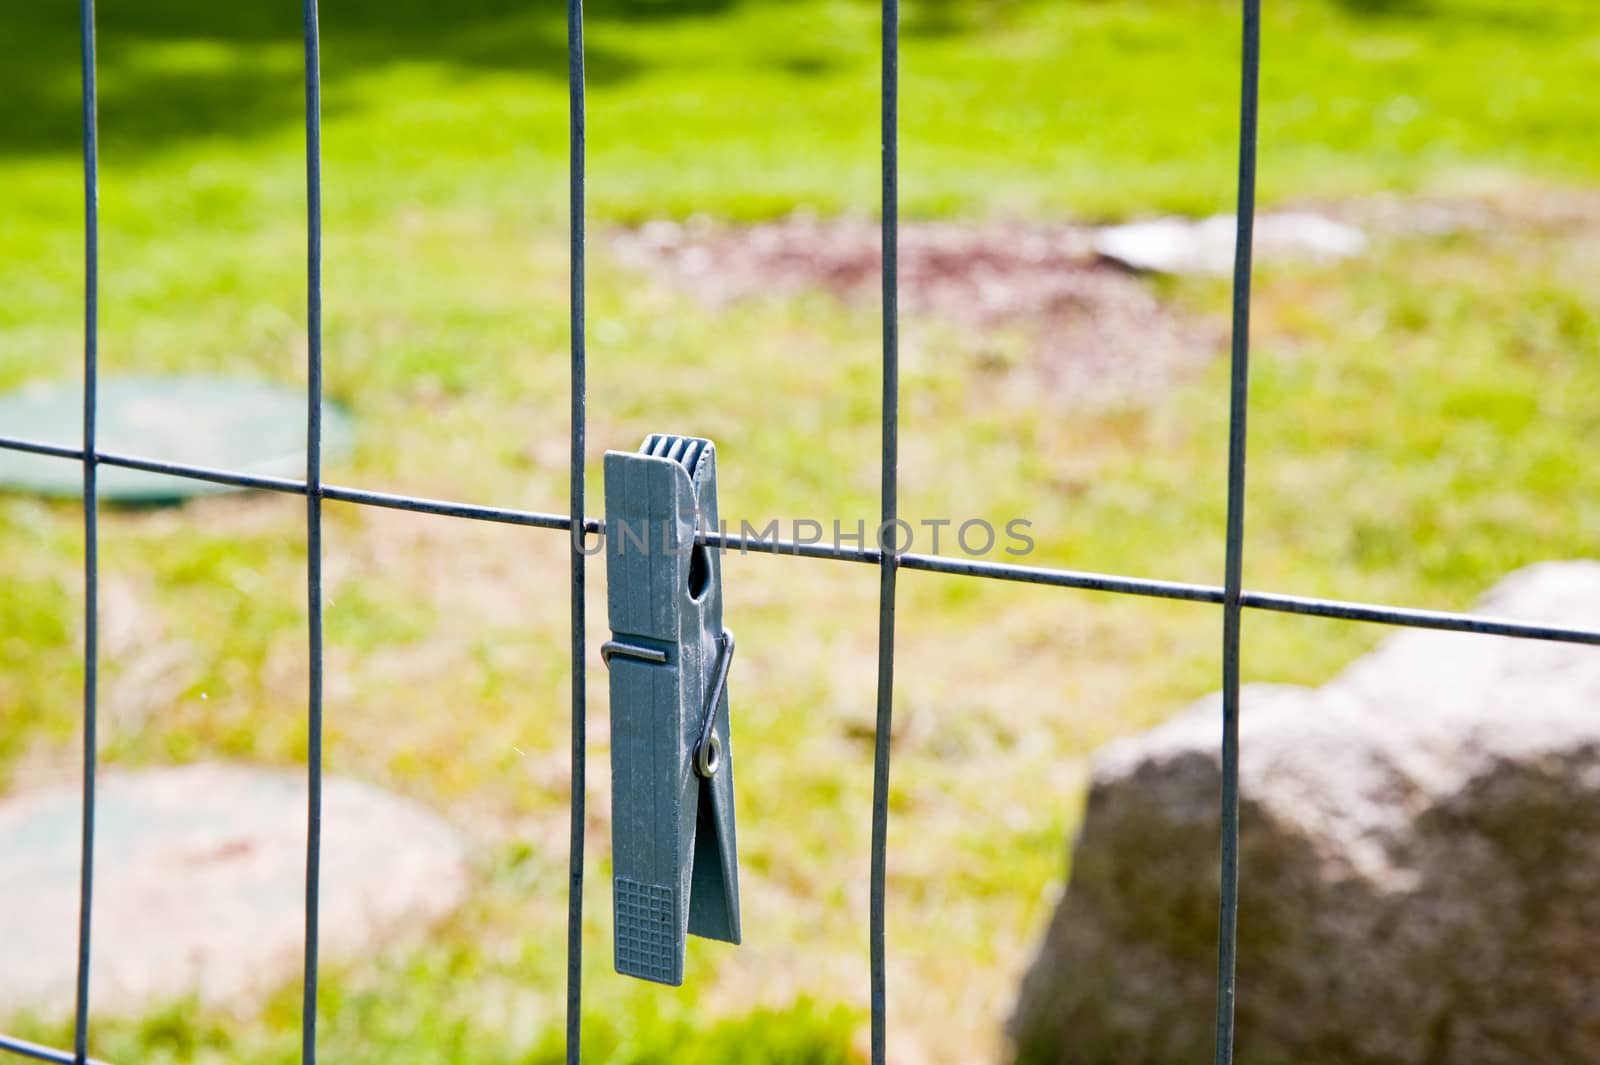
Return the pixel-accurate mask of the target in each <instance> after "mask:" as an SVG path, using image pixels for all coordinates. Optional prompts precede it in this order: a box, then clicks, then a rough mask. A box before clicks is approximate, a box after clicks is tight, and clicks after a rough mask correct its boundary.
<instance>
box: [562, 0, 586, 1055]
mask: <svg viewBox="0 0 1600 1065" xmlns="http://www.w3.org/2000/svg"><path fill="white" fill-rule="evenodd" d="M567 109H568V144H567V152H568V180H569V183H570V184H569V189H568V212H569V217H568V231H569V234H570V238H571V246H570V249H569V259H570V262H569V270H570V278H569V282H568V283H569V284H570V286H571V289H570V294H569V311H570V316H571V321H570V329H571V345H572V369H571V392H572V397H571V398H572V413H571V433H572V435H571V440H570V444H571V469H570V471H569V477H570V484H569V488H570V491H571V499H570V501H569V502H570V505H571V509H570V510H569V511H568V512H567V513H568V515H569V516H570V519H571V532H570V540H569V543H570V546H571V551H572V555H571V568H572V808H571V813H570V817H571V825H570V831H571V836H570V838H569V840H568V844H567V853H568V870H567V1065H578V1063H579V1061H580V1060H582V1038H583V1035H582V1028H583V833H584V819H585V814H584V806H585V802H584V800H585V795H584V789H585V787H586V786H587V780H588V762H587V751H586V744H587V736H588V727H587V722H586V720H585V715H586V714H587V712H588V705H587V704H588V684H587V679H586V674H585V669H586V667H587V664H588V663H587V654H588V649H587V647H586V641H585V634H584V624H585V614H584V563H585V561H586V560H587V556H585V554H584V552H583V546H584V543H583V538H584V525H585V523H584V491H583V489H584V483H583V475H584V428H585V388H586V379H585V358H586V353H585V349H584V300H583V297H584V256H583V251H584V229H583V219H584V79H583V0H567Z"/></svg>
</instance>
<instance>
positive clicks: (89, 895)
mask: <svg viewBox="0 0 1600 1065" xmlns="http://www.w3.org/2000/svg"><path fill="white" fill-rule="evenodd" d="M303 4H304V20H305V127H306V207H307V212H306V236H307V258H306V304H307V306H306V312H307V323H308V326H307V327H308V332H309V343H308V349H307V360H308V374H307V388H306V418H307V430H306V472H305V478H304V479H303V480H294V479H288V478H282V477H265V476H257V475H252V474H245V473H238V472H234V471H231V470H222V469H212V468H208V467H200V466H192V465H187V464H182V463H174V462H165V461H160V460H156V459H151V458H147V457H143V456H138V455H123V454H114V453H109V452H104V451H101V450H99V449H98V447H97V446H96V442H95V422H96V412H95V397H96V385H97V381H98V364H97V358H96V354H97V343H98V314H97V306H98V291H99V246H98V226H99V172H98V151H97V148H98V145H97V135H96V117H95V116H96V88H95V13H94V2H93V0H80V20H81V39H82V63H83V69H82V74H83V177H84V350H83V378H84V389H83V444H82V446H81V447H78V448H73V447H63V446H58V445H54V444H47V443H43V442H40V441H36V440H24V439H17V438H13V437H7V436H0V448H5V449H9V450H15V451H23V452H30V453H33V454H39V455H50V456H55V457H58V458H62V459H68V460H72V461H76V462H79V463H81V464H82V467H83V524H84V587H85V606H84V687H83V826H82V847H81V880H80V899H79V918H78V963H77V999H76V1009H75V1025H74V1037H73V1048H72V1049H71V1050H64V1049H59V1048H55V1047H49V1046H42V1045H40V1044H37V1043H33V1042H29V1041H27V1040H23V1039H18V1038H14V1037H11V1036H5V1035H0V1050H5V1051H9V1052H11V1053H13V1054H17V1055H21V1056H22V1057H26V1058H32V1059H36V1060H39V1061H50V1062H61V1063H76V1065H83V1063H85V1062H89V1061H93V1060H95V1059H93V1058H90V1057H89V1005H90V1003H89V969H90V962H91V951H90V942H91V936H90V933H91V929H92V924H93V921H92V918H93V913H94V835H95V768H96V729H95V719H96V691H97V685H98V676H97V668H96V667H97V660H98V632H97V624H96V621H97V605H98V595H97V569H98V540H97V516H98V506H97V502H96V487H95V477H96V471H97V470H98V468H99V467H100V466H103V465H104V466H113V467H119V468H123V469H132V470H144V471H148V472H153V473H162V474H169V475H172V476H175V477H186V478H192V479H196V480H201V481H211V482H215V483H219V484H226V485H233V486H237V487H241V488H254V489H263V490H267V491H273V492H286V493H291V494H295V495H303V496H304V497H305V499H306V536H307V558H306V592H307V596H308V604H309V611H310V615H309V616H310V622H309V626H308V638H309V642H310V677H309V685H308V691H307V710H306V712H307V718H308V724H309V733H310V741H309V749H308V753H307V767H306V769H307V775H308V778H309V785H310V787H309V803H308V807H307V811H306V880H305V974H304V1001H303V1006H302V1011H303V1012H302V1015H301V1030H302V1050H301V1058H302V1061H303V1062H304V1063H305V1065H313V1063H314V1062H315V1061H316V1057H317V1011H316V1002H317V947H318V927H317V915H318V892H319V883H320V882H319V874H320V865H321V862H320V857H321V840H322V819H321V812H322V676H323V654H322V651H323V646H322V645H323V639H322V549H321V522H322V504H323V502H324V501H325V500H333V501H336V502H341V503H354V504H359V505H363V506H373V507H386V508H390V509H395V510H407V511H413V512H417V513H424V514H436V515H441V516H444V517H451V518H465V519H472V520H478V521H492V522H502V523H507V524H512V525H524V526H531V527H534V528H540V529H556V530H563V531H566V532H568V533H569V535H570V539H571V592H572V647H571V655H572V796H571V840H570V845H569V846H570V871H569V881H568V888H567V890H568V901H567V921H568V923H567V1009H566V1021H567V1038H566V1058H567V1061H568V1062H569V1065H577V1063H578V1062H579V1061H581V1056H582V1055H581V1049H580V1042H579V1028H580V1020H581V1016H582V991H583V988H582V980H581V973H582V953H583V939H582V923H583V922H582V917H583V878H584V836H583V826H584V790H585V766H586V750H585V748H586V742H585V734H584V712H585V704H586V699H587V692H586V685H585V674H584V668H585V657H586V651H587V648H586V646H585V638H584V625H585V614H584V595H585V585H584V577H585V572H584V562H585V558H586V555H585V552H584V538H585V537H586V536H588V535H589V534H591V533H598V532H600V531H601V523H600V522H599V520H597V519H595V518H591V517H588V516H587V513H586V509H585V501H584V476H583V475H584V426H585V399H586V393H585V351H584V320H585V319H584V217H585V209H584V66H583V62H584V47H583V5H582V0H568V4H567V61H568V72H569V94H568V99H569V109H570V126H569V136H570V142H569V148H570V161H569V167H570V227H571V249H570V258H571V298H570V307H571V330H572V332H571V403H572V420H571V438H570V443H571V474H570V476H571V500H570V510H569V513H568V514H565V515H563V514H545V513H538V512H534V511H525V510H514V509H508V508H503V507H492V506H478V505H473V504H467V503H455V502H449V501H445V500H438V499H427V498H421V497H417V496H408V495H394V494H389V493H385V492H375V491H370V490H367V489H363V488H347V487H342V486H339V485H332V484H326V483H324V482H323V480H322V468H321V430H322V426H321V412H322V174H321V71H320V67H319V58H318V51H319V47H318V46H319V38H318V18H317V0H303ZM1241 5H1242V15H1243V19H1242V37H1243V41H1242V49H1241V62H1240V82H1241V84H1240V122H1239V177H1238V212H1237V216H1236V219H1237V221H1236V233H1235V248H1234V266H1233V324H1232V329H1233V338H1232V351H1231V374H1230V390H1229V429H1228V477H1227V483H1228V508H1227V530H1226V531H1227V553H1226V564H1225V572H1224V577H1223V583H1222V586H1221V587H1216V586H1213V585H1205V584H1189V583H1180V582H1174V581H1162V580H1151V579H1145V578H1139V577H1126V576H1116V575H1112V574H1105V573H1093V572H1083V571H1076V570H1066V569H1055V568H1047V567H1035V566H1021V565H1005V564H998V563H991V562H983V561H974V560H970V559H957V558H948V557H943V556H938V555H926V554H916V553H912V552H898V551H896V550H895V549H894V547H893V545H892V544H891V545H889V546H888V547H861V548H857V549H854V550H848V549H843V548H840V547H838V546H825V545H821V544H811V543H795V542H792V541H783V540H771V539H766V538H763V537H744V536H731V535H728V534H727V533H721V532H705V533H702V535H701V538H702V540H703V541H704V542H705V543H706V544H707V545H709V546H711V547H715V548H719V549H730V548H737V549H739V550H745V551H759V552H767V553H775V554H790V555H794V556H796V557H804V558H832V559H842V560H845V561H849V562H858V563H866V564H868V565H874V566H877V567H878V571H879V575H880V576H879V597H878V684H877V733H876V738H875V744H874V751H873V772H872V777H873V781H872V783H873V793H872V852H871V854H872V857H871V861H872V868H871V901H870V911H871V918H870V919H871V929H870V942H871V1015H872V1044H871V1046H872V1061H873V1065H883V1062H884V1035H885V1030H886V1024H887V1015H886V1013H887V1011H886V1005H885V999H886V989H885V948H884V906H885V897H884V875H885V862H886V849H887V848H886V842H887V834H888V811H889V806H888V795H889V736H890V723H891V717H892V714H893V696H894V649H895V639H894V621H895V614H894V611H895V584H896V580H897V577H898V575H899V572H900V571H901V570H921V571H926V572H933V573H946V574H956V575H960V576H966V577H975V578H982V579H988V580H1002V581H1015V582H1022V583H1027V584H1042V585H1049V586H1053V587H1058V588H1078V589H1088V590H1093V591H1103V592H1112V593H1117V594H1123V595H1137V596H1147V597H1154V598H1158V599H1176V600H1188V601H1192V602H1204V603H1214V604H1218V605H1220V606H1221V607H1222V634H1223V635H1222V689H1223V702H1222V722H1221V725H1222V735H1221V744H1222V789H1221V795H1220V798H1219V801H1220V803H1221V812H1222V840H1221V855H1222V858H1221V870H1220V878H1221V913H1220V923H1219V927H1218V936H1217V997H1216V1050H1215V1056H1214V1062H1215V1065H1228V1063H1230V1062H1231V1061H1232V1060H1233V1035H1234V1032H1233V1016H1234V1009H1233V1007H1234V995H1235V989H1236V983H1235V973H1234V955H1235V946H1236V930H1237V928H1238V915H1239V792H1238V780H1239V631H1240V618H1241V614H1242V612H1243V611H1244V610H1245V609H1246V608H1248V609H1252V610H1269V611H1276V612H1279V613H1288V614H1305V615H1313V616H1317V617H1324V618H1337V619H1343V620H1349V621H1365V622H1373V623H1377V624H1383V625H1396V626H1405V627H1412V628H1427V629H1445V630H1451V631H1456V632H1474V633H1484V634H1489V635H1498V636H1510V637H1521V638H1524V639H1534V640H1553V641H1560V642H1566V643H1578V644H1594V645H1600V631H1596V630H1590V629H1575V628H1566V627H1560V626H1551V625H1540V624H1534V623H1527V622H1521V621H1514V620H1508V619H1501V618H1491V617H1483V616H1479V615H1472V614H1464V613H1452V612H1442V611H1432V610H1420V609H1413V608H1405V607H1390V606H1379V605H1374V604H1367V603H1358V602H1348V601H1343V600H1336V599H1322V598H1312V597H1307V596H1297V595H1284V594H1280V593H1275V592H1256V591H1248V590H1246V589H1245V588H1244V587H1243V584H1242V581H1243V559H1244V483H1245V415H1246V412H1247V409H1248V394H1249V365H1250V328H1249V327H1250V281H1251V234H1252V230H1253V225H1254V217H1255V175H1256V132H1257V103H1258V84H1259V69H1260V16H1261V4H1260V0H1241ZM882 11H883V17H882V30H883V54H882V75H883V82H882V124H883V157H882V179H883V203H882V225H883V230H882V241H883V413H882V429H883V440H882V474H883V479H882V521H883V526H882V527H883V528H893V527H894V524H893V523H894V522H895V521H896V520H897V518H898V505H897V488H898V473H897V459H898V454H899V411H900V386H899V335H898V313H897V297H898V278H897V250H898V221H899V210H898V176H899V141H898V124H899V123H898V109H899V36H900V33H899V22H900V12H899V3H898V0H882Z"/></svg>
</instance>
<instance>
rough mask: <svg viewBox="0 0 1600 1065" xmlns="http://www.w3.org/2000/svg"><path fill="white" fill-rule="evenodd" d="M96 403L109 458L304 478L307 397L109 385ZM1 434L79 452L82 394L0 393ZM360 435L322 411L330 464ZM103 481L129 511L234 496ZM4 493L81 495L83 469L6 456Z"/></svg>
mask: <svg viewBox="0 0 1600 1065" xmlns="http://www.w3.org/2000/svg"><path fill="white" fill-rule="evenodd" d="M98 405H99V414H98V419H97V423H96V424H97V432H98V434H99V439H98V441H97V443H98V446H99V450H100V451H101V452H113V453H116V454H119V455H129V456H133V457H137V458H146V459H159V460H162V461H165V462H177V463H183V464H185V465H190V466H208V467H211V468H212V469H220V470H230V471H232V472H235V473H249V474H256V475H261V476H269V477H290V478H299V477H304V476H305V470H306V397H305V393H304V392H302V391H299V390H297V389H294V388H287V387H284V386H282V385H274V384H268V383H266V382H262V381H243V380H236V379H233V378H226V377H201V376H182V377H103V378H101V379H100V389H99V404H98ZM0 436H9V437H17V438H21V439H24V440H31V441H35V442H38V443H45V444H58V445H62V446H65V447H79V446H81V444H82V440H83V390H82V386H81V385H79V384H77V383H75V382H73V383H68V382H58V381H53V382H49V383H44V384H33V385H24V386H23V387H22V388H20V389H17V390H16V391H14V392H7V393H5V394H0ZM354 436H355V430H354V426H353V425H352V423H351V420H350V417H349V415H348V414H346V413H345V412H344V411H343V410H341V409H340V408H339V407H337V406H335V405H333V404H330V403H324V404H323V407H322V447H323V456H324V459H327V458H337V457H338V456H340V455H342V454H344V453H346V452H348V451H349V449H350V444H351V441H352V440H353V439H354ZM98 483H99V494H100V498H102V499H105V500H109V501H112V502H128V503H157V502H165V501H172V500H179V499H187V498H189V497H191V496H197V495H209V494H212V493H216V492H229V491H235V489H233V488H232V487H230V486H228V485H222V484H214V483H212V482H210V481H197V480H194V479H192V478H188V477H173V476H170V475H168V474H162V473H148V472H145V471H143V470H128V469H122V468H119V467H116V466H105V465H102V466H101V467H100V475H99V482H98ZM0 490H5V491H12V492H29V493H33V494H36V495H45V496H60V497H72V496H80V495H82V494H83V470H82V466H81V465H80V464H79V463H78V462H77V461H75V460H72V459H62V458H54V457H51V456H47V455H31V454H26V453H24V452H20V451H9V450H0Z"/></svg>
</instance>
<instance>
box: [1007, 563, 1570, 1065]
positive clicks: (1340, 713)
mask: <svg viewBox="0 0 1600 1065" xmlns="http://www.w3.org/2000/svg"><path fill="white" fill-rule="evenodd" d="M1481 610H1482V611H1483V612H1484V613H1489V614H1499V615H1506V616H1512V617H1520V618H1527V619H1538V620H1543V621H1548V622H1552V623H1560V624H1568V625H1575V626H1593V625H1594V624H1595V623H1596V621H1597V620H1600V564H1596V563H1593V562H1572V563H1544V564H1541V565H1537V566H1533V567H1530V568H1528V569H1525V570H1522V571H1519V572H1518V573H1516V574H1514V575H1512V576H1511V577H1509V578H1507V579H1506V580H1505V581H1504V582H1502V583H1501V584H1500V585H1499V586H1497V587H1496V588H1495V589H1494V591H1493V592H1492V593H1491V594H1490V595H1489V596H1488V597H1487V599H1486V600H1485V601H1484V602H1483V603H1482V604H1481ZM1240 733H1241V747H1240V752H1241V753H1240V795H1241V799H1240V809H1241V834H1240V850H1241V875H1242V889H1241V907H1240V924H1239V964H1238V975H1239V985H1238V997H1237V1017H1238V1041H1237V1047H1238V1058H1237V1060H1238V1061H1239V1062H1240V1063H1241V1065H1267V1063H1273V1065H1276V1063H1281V1062H1295V1063H1298V1065H1328V1063H1339V1065H1380V1063H1381V1065H1438V1063H1450V1065H1525V1063H1527V1062H1533V1061H1537V1062H1541V1063H1544V1065H1567V1063H1570V1065H1578V1063H1592V1062H1595V1061H1600V649H1597V648H1593V647H1583V646H1572V645H1564V644H1555V643H1540V642H1534V641H1528V640H1512V639H1505V638H1499V637H1491V636H1477V635H1467V634H1456V633H1442V632H1428V631H1406V632H1403V633H1400V634H1398V635H1395V636H1392V637H1391V638H1389V639H1388V640H1387V641H1386V642H1384V643H1383V644H1382V645H1381V646H1380V647H1379V648H1378V649H1377V650H1376V651H1374V652H1373V653H1372V654H1370V655H1368V656H1366V657H1364V658H1362V659H1360V660H1358V661H1357V662H1355V663H1354V664H1352V665H1351V666H1349V667H1348V668H1347V669H1346V670H1345V671H1344V672H1343V673H1342V674H1341V675H1339V676H1338V677H1336V678H1335V679H1334V680H1332V681H1331V682H1330V683H1328V684H1327V685H1325V686H1323V687H1322V688H1319V689H1309V688H1296V687H1283V686H1250V687H1247V688H1246V689H1245V691H1244V694H1243V699H1242V712H1241V718H1240ZM1219 736H1220V703H1219V700H1218V699H1217V698H1216V697H1215V696H1213V697H1211V698H1209V699H1206V700H1204V701H1202V702H1201V703H1199V704H1197V705H1196V706H1195V707H1193V708H1192V709H1190V710H1189V711H1188V712H1186V713H1184V714H1182V715H1180V716H1179V717H1178V718H1176V719H1174V720H1173V721H1171V722H1169V723H1167V724H1166V725H1163V726H1161V727H1159V728H1156V729H1154V730H1152V731H1150V732H1148V733H1146V734H1143V735H1140V736H1137V737H1133V738H1130V739H1127V740H1123V741H1120V742H1117V743H1114V744H1112V745H1110V746H1108V747H1107V748H1105V749H1104V750H1102V751H1101V752H1100V753H1099V754H1098V755H1097V756H1096V758H1095V760H1094V766H1093V775H1092V784H1091V790H1090V795H1089V800H1088V805H1087V809H1086V812H1085V816H1084V821H1083V825H1082V829H1081V832H1080V835H1079V838H1078V840H1077V842H1076V845H1075V849H1074V853H1073V858H1072V873H1071V879H1070V883H1069V885H1068V887H1067V890H1066V893H1065V895H1064V897H1063V898H1062V900H1061V902H1060V905H1059V907H1058V908H1057V910H1056V913H1055V915H1054V918H1053V920H1052V922H1051V924H1050V926H1049V929H1048V931H1047V932H1046V935H1045V939H1044V942H1043V945H1042V946H1041V948H1040V950H1039V953H1038V956H1037V958H1036V959H1035V961H1034V964H1033V966H1032V968H1031V970H1030V972H1029V973H1028V975H1027V977H1026V979H1025V980H1024V983H1023V987H1022V991H1021V996H1020V1000H1019V1003H1018V1005H1017V1008H1016V1011H1015V1014H1014V1016H1013V1019H1012V1026H1011V1034H1012V1037H1013V1040H1014V1042H1015V1046H1016V1049H1017V1057H1018V1060H1019V1061H1023V1062H1027V1063H1030V1065H1035V1063H1059V1065H1065V1063H1068V1062H1072V1063H1094V1065H1110V1063H1130V1065H1131V1063H1134V1062H1138V1063H1141V1065H1165V1063H1169V1062H1170V1063H1173V1065H1176V1063H1178V1062H1184V1063H1186V1065H1192V1063H1193V1062H1196V1061H1204V1060H1209V1058H1210V1054H1211V1044H1212V1039H1213V1035H1212V1028H1213V995H1214V993H1215V986H1216V961H1215V937H1216V931H1217V903H1218V889H1217V849H1218V844H1217V841H1218V837H1219V833H1220V822H1219V817H1218V789H1219V786H1220V768H1219V753H1218V743H1219Z"/></svg>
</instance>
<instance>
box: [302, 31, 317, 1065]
mask: <svg viewBox="0 0 1600 1065" xmlns="http://www.w3.org/2000/svg"><path fill="white" fill-rule="evenodd" d="M305 45H306V364H307V365H306V606H307V609H308V619H309V620H308V625H307V630H308V636H309V645H310V647H309V649H310V670H309V673H310V675H309V679H308V685H307V698H306V723H307V738H306V778H307V798H306V902H305V905H306V915H305V916H306V941H305V986H304V989H303V994H304V997H303V998H302V1000H301V1007H300V1008H301V1015H300V1041H301V1042H300V1058H301V1061H303V1062H304V1063H305V1065H313V1063H314V1062H315V1061H316V1060H317V946H318V943H317V940H318V916H319V914H318V899H319V895H320V890H321V872H322V868H321V867H322V71H321V58H320V55H319V51H320V47H319V45H320V42H319V39H318V29H317V0H305Z"/></svg>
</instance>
